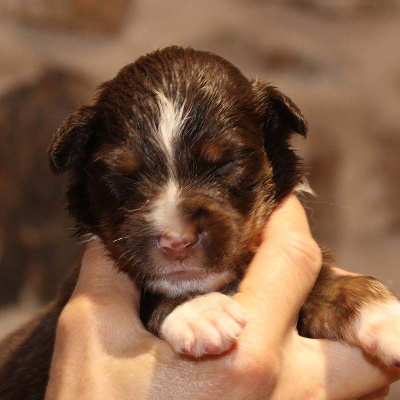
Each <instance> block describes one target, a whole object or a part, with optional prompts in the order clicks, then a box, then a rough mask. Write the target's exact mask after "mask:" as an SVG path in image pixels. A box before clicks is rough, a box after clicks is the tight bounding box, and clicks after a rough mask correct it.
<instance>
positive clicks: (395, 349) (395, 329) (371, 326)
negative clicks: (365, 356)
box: [355, 301, 400, 366]
mask: <svg viewBox="0 0 400 400" xmlns="http://www.w3.org/2000/svg"><path fill="white" fill-rule="evenodd" d="M355 327H356V334H357V336H358V340H359V341H360V345H361V347H362V348H363V349H364V350H365V351H366V352H367V353H369V354H371V355H372V356H375V357H377V358H378V359H379V360H380V361H381V362H382V363H383V364H385V365H388V366H391V365H393V364H394V363H400V303H399V302H398V301H391V302H388V303H376V304H373V305H367V306H364V307H363V308H362V309H361V311H360V314H359V318H358V319H357V322H356V326H355Z"/></svg>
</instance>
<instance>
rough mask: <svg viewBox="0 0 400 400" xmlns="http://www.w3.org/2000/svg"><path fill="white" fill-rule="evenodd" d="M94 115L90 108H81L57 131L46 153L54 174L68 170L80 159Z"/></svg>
mask: <svg viewBox="0 0 400 400" xmlns="http://www.w3.org/2000/svg"><path fill="white" fill-rule="evenodd" d="M94 115H95V112H94V110H93V108H92V107H82V108H81V109H79V110H78V111H75V112H74V113H72V114H70V115H68V117H66V118H65V120H64V121H63V123H62V124H61V126H60V127H59V128H58V129H57V131H56V133H55V135H54V137H53V140H52V142H51V143H50V146H49V149H48V153H47V154H48V157H49V161H50V167H51V169H52V171H53V172H54V173H56V174H62V173H64V172H66V171H68V170H70V169H71V168H72V167H73V166H74V165H76V164H77V162H78V161H79V159H80V158H81V157H82V155H83V154H84V149H85V147H86V145H87V143H88V141H89V138H90V136H91V134H92V132H93V123H94Z"/></svg>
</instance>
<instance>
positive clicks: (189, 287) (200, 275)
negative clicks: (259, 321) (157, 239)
mask: <svg viewBox="0 0 400 400" xmlns="http://www.w3.org/2000/svg"><path fill="white" fill-rule="evenodd" d="M234 279H235V276H234V275H233V274H232V272H231V271H222V272H210V271H190V270H188V271H182V272H177V273H173V274H165V275H163V276H162V275H161V276H159V277H157V278H152V279H150V280H148V281H147V282H146V287H147V288H148V289H149V290H151V291H153V292H155V293H159V294H163V295H165V296H167V297H177V296H181V295H183V294H188V293H198V294H203V293H209V292H215V291H217V290H219V289H221V288H222V287H224V286H225V285H227V284H229V283H230V282H232V281H233V280H234Z"/></svg>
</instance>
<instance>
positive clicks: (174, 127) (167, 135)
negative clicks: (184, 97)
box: [157, 92, 186, 156]
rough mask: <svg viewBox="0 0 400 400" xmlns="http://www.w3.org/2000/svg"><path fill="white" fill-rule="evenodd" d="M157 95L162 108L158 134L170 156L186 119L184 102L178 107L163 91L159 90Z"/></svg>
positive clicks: (159, 106)
mask: <svg viewBox="0 0 400 400" xmlns="http://www.w3.org/2000/svg"><path fill="white" fill-rule="evenodd" d="M157 97H158V108H159V110H160V120H159V123H158V129H157V134H158V136H159V139H160V141H161V143H162V145H163V147H164V149H165V151H166V152H167V154H168V156H172V143H173V140H174V138H175V137H176V136H177V135H179V133H180V132H181V129H182V126H183V124H184V122H185V119H186V117H185V116H184V115H183V108H184V104H183V105H182V106H181V107H178V106H177V105H176V103H175V102H174V101H171V100H170V99H168V98H167V97H166V96H165V95H164V93H162V92H157Z"/></svg>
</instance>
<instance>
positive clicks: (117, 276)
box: [71, 239, 141, 324]
mask: <svg viewBox="0 0 400 400" xmlns="http://www.w3.org/2000/svg"><path fill="white" fill-rule="evenodd" d="M82 298H84V299H88V300H90V301H91V302H92V303H93V304H94V305H96V306H101V307H103V308H105V307H109V308H110V307H112V308H118V307H119V308H121V307H124V308H125V307H128V309H129V314H130V315H132V314H134V315H133V316H134V317H135V318H136V320H137V321H136V322H137V323H140V324H141V322H140V318H139V315H138V314H139V307H140V291H139V289H138V288H137V287H136V285H135V283H134V282H133V281H132V279H130V278H129V276H128V275H127V274H126V273H124V272H122V271H120V270H118V269H117V268H116V266H115V263H114V261H113V260H112V259H111V258H110V256H109V255H108V252H107V250H106V248H105V246H104V244H103V242H102V241H101V240H99V239H95V240H92V241H91V242H89V244H88V246H87V248H86V250H85V253H84V255H83V258H82V264H81V269H80V273H79V278H78V281H77V284H76V286H75V290H74V292H73V294H72V297H71V301H73V300H76V299H82ZM97 308H99V307H97ZM135 310H136V313H134V311H135ZM118 314H120V313H118Z"/></svg>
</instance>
